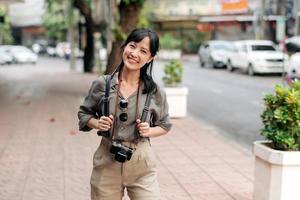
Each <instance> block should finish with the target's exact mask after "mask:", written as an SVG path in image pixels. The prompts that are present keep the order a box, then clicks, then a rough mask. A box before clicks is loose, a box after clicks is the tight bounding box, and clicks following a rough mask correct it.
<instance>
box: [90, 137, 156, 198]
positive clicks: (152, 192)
mask: <svg viewBox="0 0 300 200" xmlns="http://www.w3.org/2000/svg"><path fill="white" fill-rule="evenodd" d="M109 148H110V142H109V141H108V140H107V139H105V138H103V139H102V141H101V144H100V146H99V148H98V149H97V151H96V152H95V155H94V168H93V172H92V176H91V199H92V200H120V199H122V197H123V193H124V188H126V189H127V194H128V196H129V197H130V199H131V200H159V199H160V192H159V187H158V182H157V169H156V164H155V155H154V153H153V151H152V149H151V145H150V142H149V141H148V140H145V141H141V142H139V143H138V144H137V145H136V146H135V148H136V150H135V152H134V153H133V156H132V158H131V159H130V160H129V161H126V162H125V163H119V162H117V161H115V160H114V158H113V157H112V155H111V154H110V153H109Z"/></svg>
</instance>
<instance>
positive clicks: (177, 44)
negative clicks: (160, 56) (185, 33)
mask: <svg viewBox="0 0 300 200" xmlns="http://www.w3.org/2000/svg"><path fill="white" fill-rule="evenodd" d="M159 43H160V46H161V48H162V49H181V40H180V39H177V38H175V37H174V36H172V35H171V34H170V33H165V34H164V35H162V36H161V37H159Z"/></svg>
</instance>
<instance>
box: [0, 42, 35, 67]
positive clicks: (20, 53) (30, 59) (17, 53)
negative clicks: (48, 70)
mask: <svg viewBox="0 0 300 200" xmlns="http://www.w3.org/2000/svg"><path fill="white" fill-rule="evenodd" d="M3 48H5V51H6V52H8V53H9V54H10V55H11V56H12V57H13V60H14V62H16V63H32V64H35V63H36V62H37V60H38V56H37V55H36V54H35V53H34V52H33V51H31V50H30V49H28V48H27V47H24V46H14V45H11V46H10V45H5V46H3Z"/></svg>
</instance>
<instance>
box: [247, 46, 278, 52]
mask: <svg viewBox="0 0 300 200" xmlns="http://www.w3.org/2000/svg"><path fill="white" fill-rule="evenodd" d="M251 50H252V51H276V49H275V47H274V46H272V45H251Z"/></svg>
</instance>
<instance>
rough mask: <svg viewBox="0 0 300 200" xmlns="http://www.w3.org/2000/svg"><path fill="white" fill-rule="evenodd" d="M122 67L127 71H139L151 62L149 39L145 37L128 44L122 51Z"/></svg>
mask: <svg viewBox="0 0 300 200" xmlns="http://www.w3.org/2000/svg"><path fill="white" fill-rule="evenodd" d="M122 58H123V62H124V66H125V67H126V68H127V69H128V70H133V71H135V70H140V69H141V68H142V67H143V66H144V65H145V64H146V63H149V62H151V60H152V59H153V56H151V52H150V39H149V37H145V38H144V39H142V40H141V41H140V42H129V43H128V44H127V45H126V46H125V48H124V51H123V55H122Z"/></svg>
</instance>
